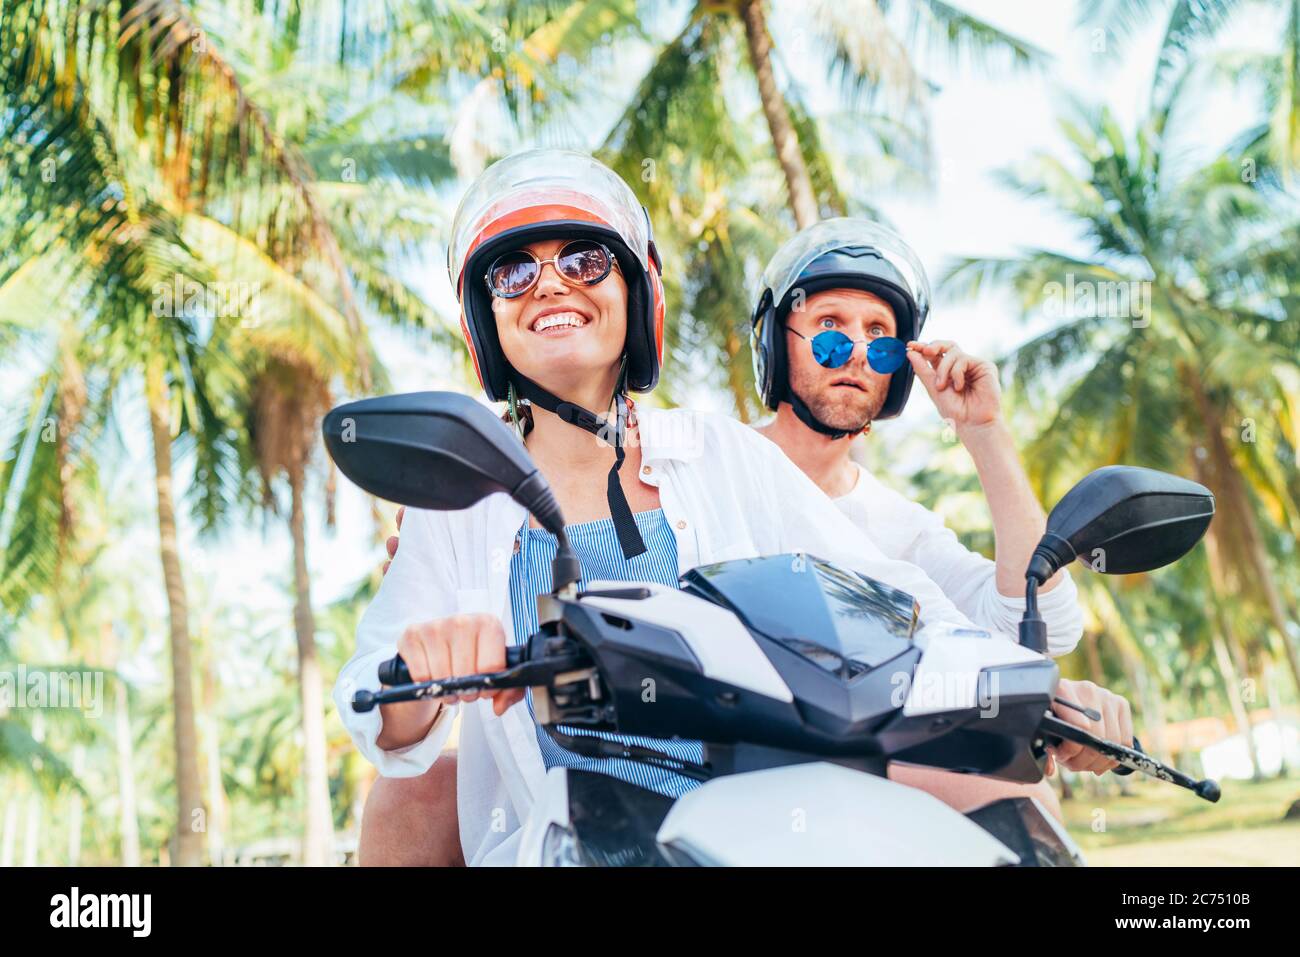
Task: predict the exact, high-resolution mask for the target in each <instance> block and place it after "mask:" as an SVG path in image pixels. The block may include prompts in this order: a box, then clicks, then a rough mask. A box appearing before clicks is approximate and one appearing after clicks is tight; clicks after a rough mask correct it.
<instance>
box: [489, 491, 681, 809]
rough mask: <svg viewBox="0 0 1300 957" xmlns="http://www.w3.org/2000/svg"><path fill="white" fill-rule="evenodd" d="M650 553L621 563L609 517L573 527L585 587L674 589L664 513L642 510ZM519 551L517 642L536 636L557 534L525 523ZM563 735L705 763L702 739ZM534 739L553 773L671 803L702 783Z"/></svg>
mask: <svg viewBox="0 0 1300 957" xmlns="http://www.w3.org/2000/svg"><path fill="white" fill-rule="evenodd" d="M634 517H635V519H636V524H637V528H638V529H639V530H640V532H641V538H642V539H643V540H644V541H645V544H646V551H645V552H644V553H643V554H641V555H638V556H637V557H636V558H633V559H631V560H629V559H626V558H624V557H623V550H622V549H621V548H620V547H619V544H618V535H617V534H616V532H615V530H614V522H613V521H612V520H611V519H608V518H605V519H600V520H599V521H595V522H584V523H583V524H581V525H570V526H568V529H567V532H568V535H569V543H570V544H571V545H572V547H573V550H574V552H575V553H576V554H577V556H578V558H579V559H580V560H581V562H582V576H583V577H582V581H581V583H580V587H582V588H586V587H587V582H588V581H594V580H606V581H647V582H659V583H660V584H664V585H672V586H673V587H676V586H677V540H676V539H675V538H674V537H673V531H672V529H671V528H669V526H668V520H667V519H666V518H665V517H664V513H663V510H662V509H655V510H654V511H650V512H641V513H639V514H637V515H636V516H634ZM515 541H516V545H517V548H516V549H515V554H514V557H513V558H512V559H511V562H510V607H511V610H512V614H513V616H514V626H515V637H514V640H515V643H516V644H522V643H523V642H524V641H526V640H527V638H528V636H529V635H531V634H533V632H535V631H536V630H537V595H538V594H539V593H541V592H545V591H549V590H550V584H551V560H552V559H553V558H554V557H555V549H556V547H557V543H556V540H555V536H554V535H552V534H551V533H550V532H547V531H544V530H543V529H540V528H529V527H528V525H527V523H525V524H524V527H523V529H521V530H520V533H519V536H518V537H517V538H516V540H515ZM528 712H529V714H531V715H533V720H534V722H536V720H537V716H536V714H535V713H534V712H533V694H532V690H531V689H529V691H528ZM560 730H561V731H563V732H565V733H566V734H570V735H575V736H577V735H598V736H599V737H603V738H607V739H610V740H615V741H621V742H623V743H631V744H639V745H643V746H645V747H651V748H655V749H656V750H658V751H662V752H665V753H667V754H671V755H672V756H673V757H676V758H682V759H685V760H687V761H694V762H697V763H698V762H700V761H702V760H703V759H704V749H703V746H702V745H701V744H700V742H698V741H687V740H684V739H683V740H665V739H661V738H644V737H640V736H638V735H616V734H605V733H601V732H594V731H589V730H586V729H582V728H572V727H568V726H565V725H560ZM537 741H538V743H539V744H540V745H541V749H542V759H543V760H544V761H545V763H546V767H547V768H548V769H550V768H553V767H565V768H579V769H581V770H584V771H598V772H600V773H601V774H608V775H611V776H613V777H616V778H619V779H621V780H624V781H628V782H629V783H632V784H636V785H639V786H641V787H644V788H648V789H649V790H652V791H655V792H657V793H659V794H662V795H665V796H666V797H674V798H675V797H680V796H681V795H682V794H684V793H685V792H686V791H689V790H690V789H691V788H693V787H696V786H697V785H698V784H699V783H700V782H698V781H696V780H694V779H693V778H688V777H685V776H683V775H681V774H678V773H676V772H675V771H669V770H667V769H664V768H654V767H649V766H647V765H644V764H638V763H636V762H635V761H625V760H623V759H621V758H587V757H583V756H581V755H578V754H574V753H573V752H572V751H570V750H568V749H567V748H562V747H560V746H559V745H558V744H556V743H555V742H554V741H552V740H551V738H550V736H549V735H548V734H547V733H546V732H545V731H544V730H543V729H542V727H541V725H538V726H537Z"/></svg>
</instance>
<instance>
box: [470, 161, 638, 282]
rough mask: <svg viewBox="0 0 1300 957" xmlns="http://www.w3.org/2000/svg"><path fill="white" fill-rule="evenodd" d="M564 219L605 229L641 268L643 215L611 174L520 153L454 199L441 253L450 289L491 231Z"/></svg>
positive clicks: (593, 164) (597, 166)
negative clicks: (444, 250) (449, 228)
mask: <svg viewBox="0 0 1300 957" xmlns="http://www.w3.org/2000/svg"><path fill="white" fill-rule="evenodd" d="M572 221H578V222H590V223H593V224H597V225H602V226H605V227H608V228H609V229H612V230H613V231H614V232H615V233H616V234H617V235H618V236H619V238H620V239H622V241H623V243H624V245H626V247H627V251H628V252H629V253H630V254H631V255H632V256H633V257H635V258H636V260H637V261H638V262H640V264H641V265H642V266H643V267H644V268H646V269H649V265H650V253H649V246H650V236H649V224H648V222H647V220H646V215H645V210H644V209H643V208H642V207H641V203H640V202H638V200H637V198H636V195H635V194H634V193H633V192H632V190H631V189H630V188H629V187H628V185H627V184H626V183H625V182H623V180H622V179H620V178H619V177H618V175H617V174H616V173H615V172H614V171H613V170H611V169H610V168H609V167H607V166H605V165H604V164H603V163H601V162H600V161H598V160H597V159H595V158H594V157H592V156H588V155H587V154H585V153H578V152H574V151H572V150H549V149H548V150H528V151H526V152H523V153H516V154H514V155H513V156H508V157H506V158H505V159H503V160H500V161H499V162H496V163H494V164H492V165H491V166H489V167H488V168H487V169H486V170H484V172H483V174H482V175H481V176H479V178H478V179H477V180H475V181H474V183H473V184H472V185H471V186H470V188H469V191H468V192H467V193H466V194H465V197H464V198H463V199H462V200H461V201H460V206H458V207H457V209H456V216H455V218H454V219H453V221H452V231H451V235H452V238H451V243H450V245H449V246H448V248H447V270H448V273H449V274H450V277H451V282H452V286H453V288H456V289H459V288H460V282H461V280H462V278H463V277H462V275H461V273H462V272H463V271H464V268H465V263H466V261H467V260H468V258H469V257H470V255H471V254H472V253H473V252H474V250H475V249H476V248H477V247H478V246H479V245H481V244H482V243H483V242H485V241H486V240H488V239H491V238H492V237H493V236H495V235H497V234H498V233H502V232H504V231H506V230H507V229H513V228H516V227H520V226H543V225H545V224H546V223H548V222H572Z"/></svg>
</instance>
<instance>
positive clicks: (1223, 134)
mask: <svg viewBox="0 0 1300 957" xmlns="http://www.w3.org/2000/svg"><path fill="white" fill-rule="evenodd" d="M962 6H963V8H964V9H966V10H968V11H970V12H971V13H974V14H976V15H978V16H981V17H983V18H985V19H987V20H989V21H991V22H992V23H994V24H995V25H997V26H999V27H1001V28H1002V29H1004V30H1007V31H1008V32H1012V33H1014V34H1016V35H1018V36H1020V37H1022V38H1024V39H1026V40H1029V41H1030V42H1031V43H1033V44H1035V45H1036V46H1038V47H1039V48H1041V49H1042V50H1044V51H1045V52H1046V53H1048V54H1049V55H1050V57H1051V61H1050V63H1049V65H1048V66H1047V68H1046V69H1045V70H1042V71H1038V72H1018V73H1010V74H1003V75H1002V76H1000V77H994V76H990V75H989V74H990V71H984V70H979V69H964V70H956V71H953V70H949V69H946V68H944V67H942V66H940V65H936V64H931V65H930V69H928V70H927V75H929V76H930V77H931V78H932V79H933V80H934V82H935V83H936V85H937V88H936V90H935V93H934V94H933V97H932V99H931V103H930V109H931V128H932V135H933V143H934V155H935V163H936V169H937V171H938V175H937V177H936V183H935V188H934V190H933V191H931V192H929V193H926V194H921V193H913V194H902V193H897V194H888V195H883V196H876V197H872V199H873V200H874V201H876V202H877V203H878V205H879V206H880V207H881V209H882V211H883V212H884V214H885V215H886V217H887V218H888V219H889V220H890V221H891V222H892V223H893V225H894V226H895V228H897V229H898V230H899V231H900V232H902V233H903V235H904V236H905V237H906V238H907V240H908V241H909V242H910V243H911V244H912V245H913V247H914V248H915V249H916V251H917V252H918V254H919V256H920V258H921V260H922V262H923V263H924V264H925V266H926V268H927V270H928V271H929V272H930V274H931V277H932V280H933V279H934V278H935V277H936V276H937V274H938V273H939V272H940V270H941V269H942V267H943V266H944V265H945V264H946V263H948V262H950V261H951V260H952V259H953V258H955V257H959V256H965V255H975V254H979V255H1005V254H1009V253H1012V252H1014V251H1015V250H1017V249H1021V248H1024V247H1027V246H1040V245H1041V246H1046V247H1051V248H1057V249H1061V250H1063V251H1074V252H1086V251H1087V250H1086V247H1084V246H1083V245H1081V244H1080V241H1079V238H1078V237H1077V236H1074V235H1072V233H1071V231H1070V229H1069V228H1068V227H1067V226H1066V224H1065V223H1063V222H1062V221H1060V220H1058V219H1055V218H1054V217H1052V216H1051V215H1050V214H1048V213H1046V212H1044V210H1043V209H1042V208H1041V207H1039V206H1037V205H1036V204H1034V203H1032V202H1030V201H1027V200H1024V199H1022V198H1020V197H1017V196H1014V195H1012V194H1010V193H1008V192H1007V191H1005V190H1003V189H1002V188H1001V187H999V186H998V185H997V184H996V183H995V182H994V181H993V179H992V175H993V173H994V172H995V171H996V170H998V169H1000V168H1004V167H1006V166H1008V165H1012V164H1015V163H1017V162H1018V161H1021V160H1023V159H1025V158H1027V157H1029V156H1031V155H1032V154H1034V153H1035V152H1037V151H1041V150H1047V151H1057V154H1058V155H1062V154H1061V153H1060V151H1061V150H1062V148H1063V140H1062V138H1061V136H1060V135H1059V133H1058V132H1057V127H1056V121H1055V117H1057V116H1058V115H1059V114H1060V112H1061V111H1062V110H1063V109H1064V108H1065V107H1066V105H1067V103H1068V99H1069V96H1074V97H1078V98H1081V99H1083V100H1085V101H1088V102H1092V103H1101V102H1104V103H1106V104H1108V105H1109V106H1110V107H1111V109H1112V110H1113V111H1114V112H1115V113H1116V115H1117V117H1118V119H1119V121H1120V124H1121V126H1122V127H1124V128H1126V129H1131V128H1132V126H1133V124H1134V122H1135V121H1136V120H1137V118H1138V117H1140V116H1141V115H1142V114H1143V113H1144V111H1145V107H1146V99H1147V91H1148V89H1149V86H1150V74H1151V67H1152V64H1153V63H1154V59H1155V56H1154V54H1155V50H1156V48H1157V44H1158V42H1159V38H1160V37H1159V29H1158V27H1159V23H1160V18H1159V17H1155V18H1153V24H1152V28H1151V29H1149V30H1147V31H1144V33H1143V34H1142V35H1140V36H1137V37H1135V38H1133V40H1132V41H1131V42H1130V43H1128V44H1127V46H1126V48H1125V53H1124V55H1123V56H1121V57H1115V56H1113V55H1107V54H1108V53H1110V52H1111V51H1106V52H1102V51H1100V50H1098V47H1099V46H1100V45H1102V44H1105V45H1107V46H1110V45H1111V44H1113V43H1114V42H1115V38H1114V37H1113V36H1111V35H1103V34H1099V33H1098V32H1096V31H1095V29H1094V28H1092V27H1080V26H1078V25H1077V24H1076V23H1075V9H1076V7H1075V5H1074V4H1073V3H1065V2H1043V0H997V2H969V3H965V4H962ZM782 8H783V9H787V10H788V9H791V5H784V6H783V7H782ZM796 9H797V7H796ZM792 29H798V25H797V23H796V24H791V23H789V22H785V21H783V20H782V19H781V18H780V17H778V18H777V19H775V20H774V21H773V32H774V34H776V36H777V38H778V44H779V43H780V38H781V36H782V35H783V34H782V31H788V30H792ZM1275 37H1276V34H1275V33H1274V34H1272V37H1270V34H1269V32H1268V30H1267V27H1266V25H1265V24H1263V23H1262V21H1259V20H1254V21H1252V20H1245V21H1244V22H1243V23H1242V24H1241V26H1240V27H1239V28H1238V29H1236V30H1234V31H1232V32H1231V33H1230V34H1228V35H1227V40H1228V41H1229V42H1230V43H1232V44H1233V45H1239V46H1246V45H1249V46H1253V47H1259V46H1261V45H1263V46H1265V47H1267V43H1268V41H1269V40H1270V39H1271V38H1275ZM793 69H796V73H797V72H798V70H797V68H793ZM799 79H800V81H801V83H804V84H805V89H806V90H807V91H808V101H809V102H810V103H811V104H812V105H813V108H814V110H816V109H817V104H818V102H819V96H821V95H825V93H826V92H827V90H826V87H825V84H824V81H823V80H822V79H821V78H819V77H816V76H803V75H800V76H799ZM1193 109H1194V115H1193V116H1191V117H1189V118H1188V119H1189V120H1190V121H1191V122H1190V124H1189V128H1193V129H1194V130H1195V135H1194V136H1192V137H1190V138H1189V148H1190V149H1197V148H1201V149H1206V150H1209V149H1213V148H1214V147H1216V146H1218V145H1221V144H1222V143H1223V142H1225V141H1226V140H1227V139H1228V137H1229V136H1230V135H1231V133H1232V132H1234V131H1235V130H1236V129H1237V127H1238V126H1239V124H1240V123H1241V122H1242V119H1243V111H1242V109H1241V104H1239V103H1235V102H1234V101H1233V98H1232V97H1231V96H1227V95H1221V96H1217V97H1208V98H1203V99H1198V100H1197V101H1196V103H1195V104H1194V107H1193ZM416 273H417V275H416V276H415V279H416V282H417V283H418V284H419V285H420V286H421V287H422V288H423V289H424V290H425V291H426V292H427V294H428V295H429V296H430V297H431V298H432V299H433V301H435V303H438V304H439V305H441V306H442V307H443V308H444V309H445V308H447V307H448V305H449V293H448V290H447V284H446V281H445V278H444V277H445V268H444V263H443V262H442V261H441V260H440V259H438V260H437V261H435V262H432V263H429V264H428V268H427V269H416ZM1017 313H1018V310H1017V309H1016V308H1015V306H1014V304H1013V302H1012V301H1011V299H1010V298H1009V297H1007V296H1006V295H986V296H985V297H983V298H982V299H980V300H979V301H976V302H964V301H954V300H952V299H951V298H950V297H949V296H947V295H945V294H944V293H943V292H942V290H940V291H939V292H938V295H937V296H936V300H935V305H934V309H933V311H932V317H931V320H930V323H929V325H928V326H927V328H926V336H927V337H928V338H950V339H954V340H956V341H957V342H958V343H959V344H960V345H961V346H962V347H963V348H965V349H966V350H967V351H968V352H971V353H974V354H976V355H984V356H989V357H996V356H998V355H1001V354H1003V353H1005V352H1006V351H1007V350H1008V349H1009V348H1011V347H1013V346H1014V345H1015V344H1016V343H1018V342H1020V341H1023V340H1024V339H1025V338H1027V337H1028V336H1029V335H1031V334H1032V333H1033V332H1034V330H1035V329H1036V328H1038V327H1039V326H1041V324H1042V323H1041V321H1040V322H1039V323H1037V324H1035V323H1034V322H1030V323H1028V324H1026V323H1024V322H1022V321H1021V320H1020V319H1019V317H1018V315H1017ZM377 344H378V348H379V351H380V355H381V358H382V359H383V361H384V362H385V364H386V365H387V366H388V367H389V369H390V371H391V374H392V378H393V385H394V389H395V391H409V390H415V389H426V388H437V387H438V386H439V382H440V381H441V382H442V383H443V387H453V386H451V385H450V380H449V378H448V376H449V370H448V368H447V364H446V362H445V360H440V359H438V357H436V356H435V355H434V354H433V352H432V350H430V349H428V348H425V347H423V346H422V345H421V344H420V343H419V342H417V341H415V340H414V339H413V338H412V337H410V336H408V335H395V334H390V333H380V334H379V335H378V336H377ZM687 399H688V402H687V404H690V405H694V406H696V407H701V408H709V409H713V410H716V411H726V410H727V409H728V408H729V404H728V401H727V400H726V398H725V397H723V396H719V395H713V394H710V393H707V392H699V393H693V394H690V395H689V396H688V397H687ZM142 415H143V413H141V414H140V415H136V416H135V417H134V418H132V419H130V420H129V424H131V423H142V422H143V421H144V419H143V418H142ZM936 423H937V415H936V414H935V412H934V410H933V408H932V407H931V406H930V405H929V403H928V400H927V399H926V397H925V396H924V392H923V390H920V389H917V390H914V392H913V397H912V400H911V403H910V405H909V407H908V409H907V411H906V412H905V413H904V415H903V417H902V418H901V419H900V420H898V422H897V423H890V427H891V429H894V430H896V432H897V433H899V434H901V433H903V432H904V431H905V430H908V429H913V428H924V427H927V426H931V425H934V424H936ZM147 440H148V436H147V434H146V430H145V429H144V428H139V429H131V430H130V434H128V435H127V436H126V441H127V447H128V455H127V459H128V461H133V462H134V463H136V466H137V468H138V470H139V475H137V476H135V477H134V478H133V479H123V480H122V482H121V484H122V486H123V487H122V489H121V493H120V494H121V495H123V496H135V497H138V499H139V502H140V514H143V515H148V516H152V514H153V498H152V483H151V481H150V480H149V479H150V476H149V474H148V472H147V466H148V463H149V462H150V461H151V457H150V455H149V453H148V447H147V444H146V443H147ZM308 520H309V521H308V536H309V545H310V547H309V552H310V560H311V576H312V582H313V589H314V596H313V597H314V599H315V603H316V604H317V605H318V606H319V605H321V604H323V603H325V602H328V601H330V600H332V599H334V598H336V597H338V596H340V595H342V594H344V593H345V592H348V591H350V590H351V589H352V588H353V587H355V584H356V582H357V581H358V580H359V579H360V578H361V577H362V576H363V575H364V574H365V573H366V572H367V571H368V570H369V569H371V568H373V567H374V566H375V564H376V563H378V562H379V561H381V560H382V557H383V556H382V549H381V546H379V545H372V544H371V541H372V540H371V523H370V517H369V505H368V501H367V499H366V498H365V497H364V496H363V495H362V494H361V493H360V492H358V491H357V490H355V489H353V488H352V487H351V486H349V485H348V483H347V482H346V480H342V481H340V482H339V499H338V528H337V530H336V531H335V532H333V533H327V532H325V531H324V524H323V515H322V514H321V509H320V507H319V499H318V498H317V500H316V501H313V502H312V503H311V506H310V507H309V512H308ZM268 527H269V528H270V530H271V531H270V534H263V532H262V530H261V528H260V526H259V527H257V528H242V529H237V530H235V531H233V532H231V533H229V534H227V535H226V536H224V538H223V539H222V540H221V541H220V542H217V543H211V542H204V543H199V542H198V541H197V540H196V539H195V536H194V532H193V529H192V527H191V526H190V524H189V523H188V522H187V521H182V525H181V529H182V554H183V555H184V557H185V560H186V562H187V565H188V568H189V573H190V578H191V580H193V581H198V582H201V588H200V589H198V591H200V592H201V594H198V595H196V596H195V603H196V604H197V605H199V606H200V608H199V612H200V613H201V611H202V608H203V606H205V605H211V604H213V603H220V602H223V601H233V600H238V601H239V602H241V603H244V604H246V605H247V606H248V607H249V608H250V611H251V615H252V616H253V618H254V619H257V620H259V621H262V622H268V623H269V622H272V621H275V620H280V621H282V622H283V623H284V628H283V638H282V639H275V640H277V643H278V644H282V645H283V649H284V654H285V655H286V662H289V661H292V658H293V655H294V645H293V639H292V636H291V607H290V604H289V602H290V599H289V593H288V588H287V585H288V583H289V582H290V581H291V575H292V553H291V546H290V542H289V536H288V535H287V534H286V533H285V531H284V526H283V524H280V523H276V524H272V525H270V526H268ZM132 537H133V539H136V540H138V545H139V548H140V549H142V550H143V554H144V555H146V556H147V555H150V554H153V555H155V556H156V547H157V546H156V542H157V539H156V531H155V530H154V527H153V525H152V524H151V523H150V522H145V523H142V524H141V526H140V528H138V529H137V530H136V531H135V532H133V533H132ZM141 565H142V567H143V568H144V569H148V573H149V574H151V575H152V574H153V570H154V568H155V566H156V558H155V559H154V562H153V563H150V562H148V561H144V562H141ZM148 600H149V603H150V604H151V605H152V606H153V607H154V608H155V609H156V613H157V621H158V627H157V629H155V630H153V632H152V634H151V636H150V640H149V647H147V648H145V649H141V651H143V652H144V655H143V656H142V659H138V660H148V659H149V658H150V657H152V658H153V660H154V661H161V662H165V660H166V659H165V658H163V657H160V656H158V655H157V653H158V652H159V651H160V650H161V648H162V642H163V641H164V636H165V625H166V620H165V604H164V602H163V597H162V593H161V588H160V587H158V588H154V589H152V594H151V595H150V596H149V598H148ZM141 677H145V676H143V675H142V676H141ZM150 677H152V678H154V679H157V680H161V679H162V676H161V675H157V674H153V675H151V676H150Z"/></svg>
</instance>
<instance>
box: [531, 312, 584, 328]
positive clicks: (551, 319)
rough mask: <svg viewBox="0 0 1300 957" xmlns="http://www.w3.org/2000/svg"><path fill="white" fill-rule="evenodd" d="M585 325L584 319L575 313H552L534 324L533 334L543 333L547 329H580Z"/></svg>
mask: <svg viewBox="0 0 1300 957" xmlns="http://www.w3.org/2000/svg"><path fill="white" fill-rule="evenodd" d="M586 324H587V319H586V317H585V316H581V315H579V314H578V313H576V312H553V313H551V314H550V315H549V316H542V318H540V319H538V320H537V321H536V322H534V323H533V332H545V331H546V330H547V329H554V328H556V327H558V326H573V327H575V328H581V327H582V326H585V325H586Z"/></svg>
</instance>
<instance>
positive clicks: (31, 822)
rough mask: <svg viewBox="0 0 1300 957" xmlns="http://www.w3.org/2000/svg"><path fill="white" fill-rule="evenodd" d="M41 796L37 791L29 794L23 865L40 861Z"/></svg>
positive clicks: (34, 864) (30, 865)
mask: <svg viewBox="0 0 1300 957" xmlns="http://www.w3.org/2000/svg"><path fill="white" fill-rule="evenodd" d="M40 847H41V797H40V795H39V794H37V793H36V792H35V791H32V792H31V793H29V794H28V795H27V833H26V834H25V835H24V839H23V867H36V866H37V864H39V863H40V860H41V855H40Z"/></svg>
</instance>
